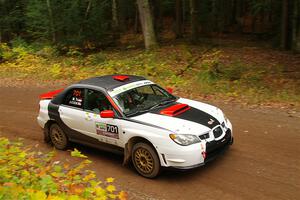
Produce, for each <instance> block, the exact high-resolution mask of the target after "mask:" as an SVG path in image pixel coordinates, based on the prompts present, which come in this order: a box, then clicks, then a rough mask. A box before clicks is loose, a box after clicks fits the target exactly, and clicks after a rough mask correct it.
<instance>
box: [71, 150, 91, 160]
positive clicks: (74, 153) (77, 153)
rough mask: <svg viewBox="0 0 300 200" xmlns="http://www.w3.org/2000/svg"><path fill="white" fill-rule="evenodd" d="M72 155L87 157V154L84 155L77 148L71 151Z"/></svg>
mask: <svg viewBox="0 0 300 200" xmlns="http://www.w3.org/2000/svg"><path fill="white" fill-rule="evenodd" d="M71 156H73V157H77V158H87V156H85V155H83V154H82V153H81V152H80V151H78V150H77V149H76V148H75V149H74V150H73V151H71Z"/></svg>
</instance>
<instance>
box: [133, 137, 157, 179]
mask: <svg viewBox="0 0 300 200" xmlns="http://www.w3.org/2000/svg"><path fill="white" fill-rule="evenodd" d="M131 159H132V162H133V165H134V167H135V169H136V171H137V172H138V173H139V174H140V175H142V176H144V177H146V178H154V177H156V176H157V175H158V174H159V172H160V162H159V158H158V156H157V154H156V152H155V150H154V149H153V147H152V146H150V145H149V144H146V143H137V144H135V145H134V146H133V149H132V155H131Z"/></svg>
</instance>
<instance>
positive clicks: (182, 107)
mask: <svg viewBox="0 0 300 200" xmlns="http://www.w3.org/2000/svg"><path fill="white" fill-rule="evenodd" d="M189 109H190V106H189V105H187V104H176V105H173V106H170V107H168V108H165V109H163V110H161V111H160V114H162V115H167V116H170V117H174V116H176V115H179V114H181V113H184V112H185V111H187V110H189Z"/></svg>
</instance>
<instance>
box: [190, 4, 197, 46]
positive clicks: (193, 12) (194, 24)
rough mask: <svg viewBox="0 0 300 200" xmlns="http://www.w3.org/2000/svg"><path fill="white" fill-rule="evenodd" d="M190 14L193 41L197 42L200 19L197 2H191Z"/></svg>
mask: <svg viewBox="0 0 300 200" xmlns="http://www.w3.org/2000/svg"><path fill="white" fill-rule="evenodd" d="M190 14H191V41H196V40H197V35H198V23H197V22H198V18H197V14H198V11H197V4H196V0H190Z"/></svg>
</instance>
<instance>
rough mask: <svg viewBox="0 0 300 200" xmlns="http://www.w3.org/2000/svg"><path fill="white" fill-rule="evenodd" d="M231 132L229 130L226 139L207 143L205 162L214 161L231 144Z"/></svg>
mask: <svg viewBox="0 0 300 200" xmlns="http://www.w3.org/2000/svg"><path fill="white" fill-rule="evenodd" d="M231 141H232V138H231V130H230V129H228V130H227V131H226V134H225V136H224V139H222V140H219V141H211V142H208V143H206V159H205V162H209V161H210V160H213V159H214V158H215V157H216V156H217V155H219V154H220V153H222V152H223V151H224V150H226V148H227V147H228V146H229V145H230V144H231Z"/></svg>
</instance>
